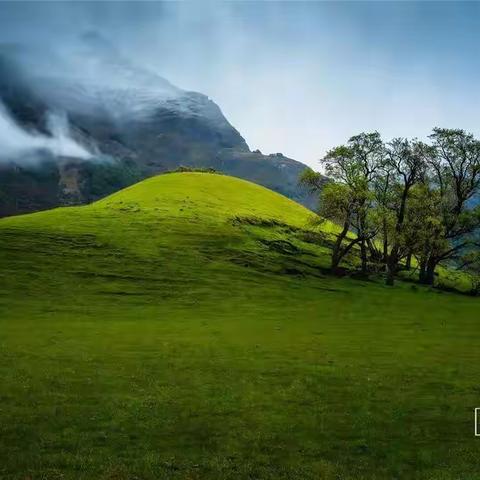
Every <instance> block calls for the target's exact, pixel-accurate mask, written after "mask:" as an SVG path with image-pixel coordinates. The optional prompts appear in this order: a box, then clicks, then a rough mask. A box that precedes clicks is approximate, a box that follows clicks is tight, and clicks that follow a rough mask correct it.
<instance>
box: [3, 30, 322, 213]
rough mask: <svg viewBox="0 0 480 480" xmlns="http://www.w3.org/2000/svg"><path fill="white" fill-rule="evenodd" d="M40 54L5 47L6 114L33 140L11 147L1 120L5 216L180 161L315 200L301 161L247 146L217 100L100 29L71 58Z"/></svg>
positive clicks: (108, 189) (113, 186) (110, 187)
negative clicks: (119, 47) (158, 69)
mask: <svg viewBox="0 0 480 480" xmlns="http://www.w3.org/2000/svg"><path fill="white" fill-rule="evenodd" d="M41 55H43V57H44V56H45V55H44V52H42V54H41ZM39 57H40V53H39V52H35V51H32V50H31V49H30V50H26V49H23V48H21V47H18V46H3V47H2V48H1V49H0V96H1V102H2V104H3V113H2V111H0V119H1V116H2V115H3V119H2V121H3V123H7V124H8V126H10V129H11V130H12V131H13V130H14V131H15V134H16V135H17V136H18V134H19V132H20V133H21V139H23V138H24V137H25V136H26V135H28V139H29V144H31V145H30V146H29V147H28V148H19V147H18V145H15V147H16V148H8V145H9V142H10V139H11V138H12V137H11V135H8V136H6V135H5V133H3V137H2V128H1V126H2V124H0V216H5V215H12V214H15V213H21V212H28V211H34V210H41V209H45V208H50V207H53V206H57V205H66V204H80V203H88V202H91V201H93V200H95V199H98V198H101V197H103V196H105V195H107V194H110V193H112V192H114V191H116V190H118V189H120V188H123V187H125V186H127V185H129V184H131V183H134V182H136V181H138V180H139V179H141V178H145V177H148V176H151V175H153V174H156V173H160V172H164V171H168V170H174V169H176V168H178V167H179V166H187V167H192V168H213V169H216V170H220V171H222V172H225V173H228V174H231V175H234V176H238V177H241V178H244V179H248V180H251V181H253V182H256V183H259V184H261V185H264V186H266V187H268V188H271V189H273V190H276V191H278V192H280V193H282V194H284V195H286V196H288V197H290V198H292V199H294V200H296V201H299V202H301V203H303V204H304V205H306V206H309V207H312V206H314V199H313V198H312V197H311V196H310V195H309V194H308V192H307V191H305V190H304V189H303V188H302V187H300V186H299V185H298V181H297V180H298V176H299V174H300V173H301V172H302V171H303V169H304V168H305V165H304V164H302V163H300V162H297V161H295V160H292V159H290V158H287V157H285V156H283V155H282V154H273V155H263V154H261V153H260V152H258V151H256V152H252V151H250V149H249V147H248V145H247V143H246V142H245V140H244V139H243V137H242V136H241V135H240V133H239V132H238V131H237V130H236V129H235V128H234V127H233V126H232V125H231V124H230V123H229V122H228V121H227V119H226V118H225V117H224V115H223V114H222V112H221V110H220V108H219V107H218V106H217V105H216V104H215V103H214V102H213V101H212V100H210V99H209V98H208V97H206V96H205V95H203V94H200V93H196V92H189V91H185V90H182V89H180V88H177V87H175V86H174V85H172V84H171V83H169V82H168V81H167V80H165V79H164V78H162V77H160V76H158V75H157V74H155V73H152V72H150V71H148V70H145V69H142V68H140V67H138V66H136V65H134V64H133V63H132V62H130V61H129V60H128V59H126V58H123V57H122V56H121V55H120V54H119V53H118V52H117V51H116V50H115V49H114V48H113V47H112V46H111V45H110V44H108V43H107V42H106V41H105V40H104V39H103V38H101V37H99V36H98V35H96V34H89V35H86V36H85V37H84V38H83V43H82V50H81V51H79V52H74V54H72V52H68V55H62V53H61V51H60V52H52V53H51V54H50V55H49V58H50V60H49V61H50V65H45V62H39V61H38V58H39ZM78 59H81V60H82V61H81V62H80V61H79V60H78ZM3 130H5V128H3ZM26 138H27V137H26ZM21 139H20V140H19V141H18V142H17V143H22V142H23V143H25V142H24V141H23V140H21ZM5 145H7V146H6V147H5ZM2 147H3V148H2ZM67 147H69V148H67ZM72 147H73V148H72Z"/></svg>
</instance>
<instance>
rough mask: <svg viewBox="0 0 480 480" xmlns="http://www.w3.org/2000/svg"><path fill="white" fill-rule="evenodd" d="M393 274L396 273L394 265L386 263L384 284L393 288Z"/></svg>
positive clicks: (393, 263) (389, 262)
mask: <svg viewBox="0 0 480 480" xmlns="http://www.w3.org/2000/svg"><path fill="white" fill-rule="evenodd" d="M395 273H396V263H395V262H391V261H388V263H387V277H386V279H385V284H386V285H388V286H390V287H393V285H394V284H395Z"/></svg>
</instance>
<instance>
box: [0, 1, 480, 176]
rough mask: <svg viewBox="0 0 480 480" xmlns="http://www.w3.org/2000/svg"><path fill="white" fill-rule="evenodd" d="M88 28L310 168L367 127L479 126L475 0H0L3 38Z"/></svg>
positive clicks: (24, 39)
mask: <svg viewBox="0 0 480 480" xmlns="http://www.w3.org/2000/svg"><path fill="white" fill-rule="evenodd" d="M90 31H97V32H99V33H101V34H102V35H103V36H104V37H105V38H107V39H108V40H109V41H110V42H111V43H112V44H114V45H115V46H116V47H118V48H119V49H120V50H121V51H122V52H123V53H124V54H125V55H127V56H128V57H129V58H131V59H132V60H134V61H135V62H136V63H138V64H140V65H142V66H144V67H146V68H149V69H152V70H154V71H155V72H156V73H158V74H159V75H161V76H163V77H165V78H166V79H168V80H169V81H170V82H172V83H173V84H175V85H177V86H179V87H181V88H184V89H187V90H195V91H199V92H202V93H204V94H206V95H208V96H209V97H210V98H212V100H214V101H215V102H216V103H218V105H219V106H220V107H221V109H222V111H223V112H224V114H225V116H226V117H227V119H228V120H229V121H230V122H231V123H232V124H233V125H234V126H235V127H236V128H237V129H238V130H239V131H240V133H241V134H242V135H243V137H244V138H245V139H246V141H247V143H248V144H249V146H250V148H251V149H257V148H258V149H260V150H261V151H262V152H263V153H275V152H282V153H284V154H285V155H287V156H289V157H292V158H295V159H297V160H300V161H302V162H305V163H307V164H309V165H310V166H312V167H314V168H317V167H318V160H319V158H321V157H322V156H323V155H324V154H325V153H326V151H327V150H328V149H330V148H332V147H334V146H336V145H339V144H341V143H344V142H345V141H347V140H348V138H349V137H350V136H352V135H355V134H357V133H359V132H361V131H373V130H378V131H379V132H380V133H382V135H383V136H384V137H385V139H390V138H392V137H397V136H402V137H419V138H426V136H427V135H428V134H429V132H430V131H431V129H432V128H433V127H435V126H441V127H452V128H464V129H466V130H468V131H471V132H473V133H474V134H476V135H478V136H480V113H479V112H480V89H479V88H478V86H479V78H480V55H479V52H480V3H476V2H467V3H463V2H438V3H437V2H391V1H385V2H359V1H356V2H299V1H294V2H285V1H284V2H260V1H257V2H256V1H249V2H240V1H237V2H199V1H196V2H183V3H177V2H167V3H158V2H146V3H142V2H119V3H116V2H105V3H102V2H85V3H82V2H48V3H47V2H41V1H36V2H31V3H26V2H14V3H8V2H0V42H2V43H5V42H8V43H12V42H13V43H25V44H32V45H35V46H36V47H37V48H43V46H45V51H47V45H50V46H51V45H61V46H62V48H65V47H68V45H70V44H71V45H74V44H75V42H76V41H77V40H78V38H79V37H80V36H81V35H83V34H84V33H86V32H90ZM45 68H48V67H45Z"/></svg>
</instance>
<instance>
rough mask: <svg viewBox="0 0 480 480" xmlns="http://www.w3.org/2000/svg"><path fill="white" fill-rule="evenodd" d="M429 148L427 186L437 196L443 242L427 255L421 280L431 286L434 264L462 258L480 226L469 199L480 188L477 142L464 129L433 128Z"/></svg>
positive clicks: (479, 144)
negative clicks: (442, 229)
mask: <svg viewBox="0 0 480 480" xmlns="http://www.w3.org/2000/svg"><path fill="white" fill-rule="evenodd" d="M430 138H431V139H432V146H431V147H430V148H425V149H424V151H423V154H424V158H425V161H426V162H427V163H428V165H429V174H430V179H429V181H430V183H431V184H432V185H434V186H435V187H436V188H437V189H438V192H439V194H440V197H441V201H440V209H441V217H442V224H443V227H444V231H443V239H444V240H445V241H444V242H439V244H436V245H434V246H433V247H432V248H431V250H430V252H429V253H428V259H427V261H426V267H425V274H424V276H423V278H421V281H422V282H423V283H426V284H429V285H432V284H433V282H434V274H435V269H436V267H437V265H438V264H439V263H440V262H445V261H448V260H451V259H454V258H458V257H459V256H461V254H462V252H463V251H465V249H467V248H468V246H469V245H471V243H472V239H471V235H472V234H473V232H475V230H476V229H477V228H479V227H480V208H479V207H478V206H477V207H476V208H473V207H471V206H470V205H469V200H470V199H471V198H472V197H473V196H474V195H475V193H476V192H477V191H478V189H479V186H480V142H479V141H478V140H476V139H475V138H474V137H473V135H472V134H470V133H466V132H465V131H464V130H452V129H444V128H435V129H434V130H433V134H432V135H430Z"/></svg>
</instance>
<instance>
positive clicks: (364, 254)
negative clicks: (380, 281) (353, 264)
mask: <svg viewBox="0 0 480 480" xmlns="http://www.w3.org/2000/svg"><path fill="white" fill-rule="evenodd" d="M360 257H361V259H362V275H365V276H366V275H367V269H368V268H367V246H366V245H365V240H362V241H361V242H360Z"/></svg>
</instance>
